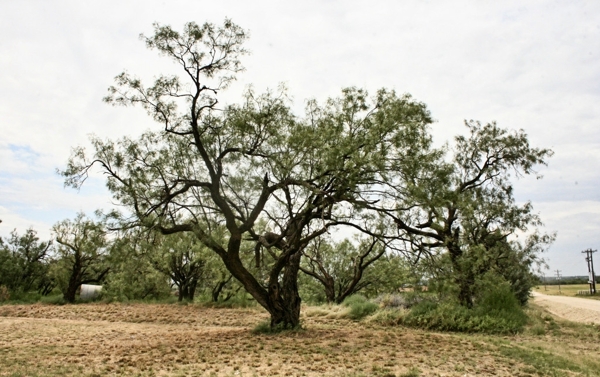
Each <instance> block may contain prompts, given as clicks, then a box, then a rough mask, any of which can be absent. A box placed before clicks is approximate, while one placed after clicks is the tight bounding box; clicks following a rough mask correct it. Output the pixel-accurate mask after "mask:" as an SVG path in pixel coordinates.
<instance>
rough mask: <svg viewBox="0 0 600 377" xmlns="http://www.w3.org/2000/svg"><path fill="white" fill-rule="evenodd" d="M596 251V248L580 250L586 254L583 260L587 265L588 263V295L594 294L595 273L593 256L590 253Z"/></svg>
mask: <svg viewBox="0 0 600 377" xmlns="http://www.w3.org/2000/svg"><path fill="white" fill-rule="evenodd" d="M596 251H598V250H592V249H587V250H584V251H582V252H581V253H585V255H586V257H585V261H586V262H587V265H588V274H589V280H588V284H589V285H590V295H595V294H596V275H595V273H594V258H593V257H592V255H593V254H594V253H595V252H596Z"/></svg>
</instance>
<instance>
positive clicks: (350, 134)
mask: <svg viewBox="0 0 600 377" xmlns="http://www.w3.org/2000/svg"><path fill="white" fill-rule="evenodd" d="M144 39H145V41H146V43H147V45H148V47H150V48H152V49H156V50H158V51H159V53H161V54H163V55H166V56H168V57H170V58H172V59H173V60H174V61H175V62H176V63H177V64H178V65H179V66H180V68H181V70H182V73H183V75H182V77H179V76H159V77H158V78H157V79H156V80H155V82H154V84H152V85H151V86H144V85H143V84H142V82H141V80H139V79H137V78H134V77H132V76H130V75H129V74H125V73H124V74H121V75H119V76H117V78H116V85H115V86H114V87H111V88H110V89H109V92H110V94H109V96H108V97H107V99H106V100H107V102H111V103H116V104H122V105H141V106H142V107H143V108H145V109H146V110H147V111H148V113H149V115H150V116H152V118H153V119H154V120H156V121H158V122H159V123H161V124H162V125H163V131H162V132H146V133H145V134H144V135H142V136H141V137H139V138H135V139H131V138H124V139H121V140H119V141H111V140H99V139H97V138H95V139H93V140H92V144H93V147H94V153H93V157H92V159H91V160H87V158H86V154H85V152H84V151H83V149H77V150H76V151H75V153H74V155H73V157H72V159H71V160H70V162H69V164H68V166H67V169H66V170H65V171H64V172H63V175H64V176H65V178H66V183H67V184H70V185H72V186H75V187H79V186H80V184H81V183H82V181H83V180H85V177H86V175H87V172H88V170H89V169H90V167H91V166H92V165H93V164H94V163H97V164H99V165H100V166H101V168H102V170H103V172H104V173H105V174H106V175H107V176H108V187H109V189H110V190H111V191H112V192H113V195H114V197H115V199H117V200H118V201H119V202H120V203H121V204H123V205H124V206H126V207H127V208H128V209H129V210H130V211H131V213H132V214H133V215H134V217H133V218H132V219H131V221H132V223H135V224H139V225H143V226H146V227H149V228H152V229H156V230H160V231H161V232H162V233H164V234H173V233H178V232H189V233H193V234H194V235H195V237H196V238H197V239H198V241H199V242H201V243H203V244H204V245H205V246H206V247H207V248H209V249H211V250H212V251H213V252H215V253H216V254H217V255H218V256H219V257H220V258H221V260H222V261H223V263H224V264H225V266H226V268H227V269H228V271H230V272H231V274H232V275H233V276H234V277H235V278H236V279H237V280H238V281H240V282H241V284H242V285H243V286H244V287H245V289H246V290H247V291H248V292H249V293H250V294H251V295H252V296H253V297H254V298H255V299H256V300H257V302H258V303H259V304H260V305H262V306H263V307H265V308H266V309H267V310H268V311H269V312H270V313H271V317H272V324H273V325H277V324H279V323H283V324H284V325H289V326H296V325H297V324H298V320H299V309H300V297H299V295H298V287H297V276H298V270H299V264H300V259H301V252H302V250H303V249H304V248H305V247H306V245H308V243H309V242H310V241H311V240H313V239H316V238H317V237H319V236H321V235H322V234H324V233H325V232H326V231H327V230H328V229H330V228H332V227H340V226H351V227H354V228H355V229H359V230H362V231H368V229H369V225H368V224H370V223H371V222H373V219H374V217H376V216H377V215H376V214H375V213H374V212H373V211H374V210H376V209H379V207H376V206H375V203H377V202H380V201H381V193H380V190H379V188H378V187H379V186H380V185H382V184H389V183H390V182H392V181H393V178H392V177H391V176H390V174H391V173H392V172H394V171H396V170H397V169H398V166H407V168H408V166H411V165H412V166H415V165H416V164H417V162H418V159H419V158H420V157H421V156H422V155H423V151H427V150H428V148H427V146H428V145H429V144H430V137H429V135H428V134H427V132H426V126H427V124H429V123H430V122H431V118H430V115H429V112H428V111H427V109H426V107H425V105H423V104H422V103H419V102H417V101H414V100H413V99H412V98H411V97H410V96H408V95H404V96H398V95H396V94H395V93H394V92H391V91H386V90H381V91H379V92H378V93H377V95H376V96H374V97H372V98H370V97H369V96H368V94H367V92H365V91H364V90H359V89H355V88H350V89H346V90H344V91H343V93H342V96H341V97H340V98H336V99H330V100H329V101H327V102H326V103H325V104H324V105H319V104H318V103H317V102H316V101H311V102H309V104H308V106H307V113H306V116H305V117H304V118H300V117H298V116H296V115H294V114H293V113H292V112H291V110H290V105H289V103H288V101H287V99H286V97H285V93H284V92H280V93H278V94H273V93H267V94H264V95H256V94H255V93H254V92H252V91H249V92H247V93H246V96H245V101H244V102H243V103H242V104H241V105H237V106H236V105H231V106H226V107H224V108H223V109H217V107H216V104H217V100H216V97H215V96H216V93H217V91H218V90H219V89H221V88H223V87H225V86H227V84H228V83H230V82H231V80H232V79H233V78H234V75H235V74H236V73H237V72H239V71H240V70H241V65H240V63H239V58H240V56H241V55H243V54H244V53H245V51H244V49H243V48H242V47H241V45H242V43H243V42H244V40H245V39H246V34H245V32H244V31H243V30H242V29H240V28H239V27H238V26H236V25H234V24H233V23H231V22H230V21H225V23H224V24H223V26H221V27H216V26H214V25H211V24H205V25H204V26H202V27H199V26H197V25H195V24H193V23H190V24H187V25H186V26H185V28H184V32H183V33H178V32H176V31H174V30H173V29H171V28H170V27H168V26H159V25H155V33H154V35H153V36H151V37H145V38H144ZM184 79H185V80H186V83H185V84H184V82H183V81H182V80H184ZM381 203H382V204H383V202H381ZM369 211H370V213H367V212H369ZM259 219H261V220H262V221H266V222H267V224H268V225H267V227H268V229H267V231H265V232H262V233H261V231H260V229H259V228H258V227H257V221H258V220H259ZM222 228H224V229H226V235H225V237H221V236H218V237H217V236H215V231H216V229H219V230H220V229H222ZM245 240H250V241H253V242H254V243H255V244H256V247H255V248H254V252H255V253H256V254H262V253H263V251H266V252H268V254H267V256H268V258H271V259H272V260H273V261H274V263H273V264H271V267H270V271H269V273H268V279H267V281H266V282H264V281H259V280H257V277H256V276H255V275H254V274H253V273H252V272H251V271H250V270H249V268H248V266H247V265H244V262H243V260H244V258H243V256H242V253H244V252H245V251H244V250H242V247H241V246H242V243H243V241H245Z"/></svg>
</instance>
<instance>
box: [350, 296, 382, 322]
mask: <svg viewBox="0 0 600 377" xmlns="http://www.w3.org/2000/svg"><path fill="white" fill-rule="evenodd" d="M342 304H343V305H344V306H347V307H349V308H350V312H349V313H348V316H349V317H350V318H352V319H354V320H359V319H362V318H364V317H366V316H368V315H370V314H372V313H374V312H375V311H376V310H377V309H378V308H379V306H378V305H377V304H375V303H373V302H370V301H368V300H367V299H366V298H365V297H364V296H361V295H352V296H349V297H348V298H346V299H345V300H344V302H343V303H342Z"/></svg>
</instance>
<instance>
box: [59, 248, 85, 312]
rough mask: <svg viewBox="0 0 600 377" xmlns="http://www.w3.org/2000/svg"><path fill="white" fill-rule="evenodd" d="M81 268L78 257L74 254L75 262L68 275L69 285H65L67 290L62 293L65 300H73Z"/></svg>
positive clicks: (79, 282) (79, 279)
mask: <svg viewBox="0 0 600 377" xmlns="http://www.w3.org/2000/svg"><path fill="white" fill-rule="evenodd" d="M81 268H82V267H81V263H80V261H79V257H78V256H77V255H76V256H75V263H74V264H73V268H72V269H71V276H69V285H68V286H67V290H66V291H65V292H64V293H63V298H64V299H65V301H66V302H68V303H71V304H72V303H74V302H75V294H76V293H77V288H79V286H80V285H81Z"/></svg>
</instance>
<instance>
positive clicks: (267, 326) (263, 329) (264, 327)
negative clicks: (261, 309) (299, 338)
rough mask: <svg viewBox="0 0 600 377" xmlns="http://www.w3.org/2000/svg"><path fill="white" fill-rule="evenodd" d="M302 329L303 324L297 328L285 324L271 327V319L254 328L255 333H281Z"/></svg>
mask: <svg viewBox="0 0 600 377" xmlns="http://www.w3.org/2000/svg"><path fill="white" fill-rule="evenodd" d="M297 331H302V325H298V326H297V327H295V328H289V327H285V326H284V325H283V324H279V325H276V326H275V327H271V322H270V321H263V322H261V323H259V324H258V325H256V326H255V327H254V328H253V329H252V333H253V334H279V333H281V332H297Z"/></svg>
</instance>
